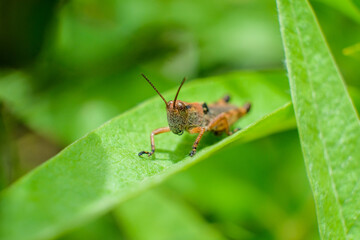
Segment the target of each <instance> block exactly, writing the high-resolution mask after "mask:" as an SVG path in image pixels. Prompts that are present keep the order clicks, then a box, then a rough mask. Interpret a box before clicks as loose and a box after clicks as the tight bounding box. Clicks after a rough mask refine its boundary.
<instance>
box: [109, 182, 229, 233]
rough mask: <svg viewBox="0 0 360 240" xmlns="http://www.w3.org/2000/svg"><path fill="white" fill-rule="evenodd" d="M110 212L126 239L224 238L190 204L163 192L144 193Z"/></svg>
mask: <svg viewBox="0 0 360 240" xmlns="http://www.w3.org/2000/svg"><path fill="white" fill-rule="evenodd" d="M114 213H115V214H114V215H115V216H116V217H117V218H118V221H119V223H120V226H121V227H122V229H124V231H125V233H126V236H129V238H130V239H134V240H136V239H139V240H147V239H148V240H153V239H157V240H161V239H164V240H167V239H198V240H201V239H204V240H205V239H206V240H215V239H224V238H223V237H221V235H220V233H219V232H218V231H216V230H215V228H213V227H211V225H210V224H208V223H206V221H205V220H204V219H202V218H201V216H200V215H199V214H198V213H197V212H196V211H194V209H192V207H191V206H190V205H188V204H186V203H185V202H184V201H181V200H180V199H179V198H176V197H175V196H173V195H172V194H171V192H170V193H167V192H166V191H164V189H154V190H150V191H147V192H145V193H143V194H141V195H140V196H138V197H136V198H135V199H132V200H131V201H128V202H126V203H124V204H122V205H120V207H118V208H116V209H115V211H114ZM154 229H156V231H154Z"/></svg>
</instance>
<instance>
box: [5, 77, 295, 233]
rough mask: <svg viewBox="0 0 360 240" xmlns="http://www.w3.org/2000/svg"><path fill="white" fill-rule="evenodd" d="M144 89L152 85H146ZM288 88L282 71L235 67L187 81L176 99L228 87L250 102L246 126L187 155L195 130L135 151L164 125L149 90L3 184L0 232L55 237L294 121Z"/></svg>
mask: <svg viewBox="0 0 360 240" xmlns="http://www.w3.org/2000/svg"><path fill="white" fill-rule="evenodd" d="M144 84H147V83H146V82H145V81H144ZM154 84H156V82H154ZM149 91H153V90H152V89H151V87H150V86H149ZM287 91H288V85H287V83H286V79H285V76H284V74H283V73H282V72H275V73H233V74H229V75H225V76H219V77H214V78H208V79H204V80H203V81H195V82H193V83H191V82H189V83H188V84H186V85H185V86H184V87H183V89H182V92H181V93H180V95H179V99H182V100H186V101H190V102H191V101H207V102H212V101H216V100H217V99H219V98H220V97H223V96H224V95H225V94H230V95H231V96H232V103H234V104H236V105H242V104H244V103H245V102H246V101H251V102H252V106H253V108H252V110H251V112H250V113H249V115H248V116H246V117H244V118H243V119H242V120H240V121H239V122H238V123H237V124H236V126H235V127H240V126H241V127H242V128H244V130H242V131H239V132H238V133H236V134H234V135H232V136H230V137H216V136H213V135H212V134H206V135H205V136H204V139H203V140H202V141H201V142H200V146H199V148H198V149H199V152H198V153H197V154H196V155H195V157H193V158H191V157H188V153H189V152H190V150H191V146H192V143H193V142H194V140H195V138H196V136H195V135H192V136H191V135H189V134H184V135H183V136H182V137H178V136H176V135H173V134H171V133H168V134H162V135H159V136H156V146H157V152H156V153H155V154H156V155H155V157H154V158H152V159H151V158H150V159H149V158H147V157H144V158H141V157H139V156H138V155H137V154H138V152H139V151H141V150H148V149H149V148H150V143H149V135H150V132H151V130H153V129H155V128H158V127H163V126H166V125H167V121H166V112H165V107H164V103H163V101H162V100H161V99H160V98H159V97H158V96H155V97H154V98H152V99H150V100H148V101H146V102H144V103H143V104H141V105H139V106H138V107H136V108H134V109H132V110H130V111H128V112H126V113H124V114H122V115H120V116H118V117H116V118H114V119H112V120H110V121H109V122H107V123H105V124H104V125H102V126H101V127H99V128H98V129H96V130H94V131H92V132H90V133H89V134H87V135H86V136H85V137H83V138H81V139H79V140H78V141H76V142H75V143H73V144H71V145H70V146H68V147H67V148H66V149H64V150H63V151H62V152H61V153H59V154H58V155H57V156H55V157H54V158H52V159H51V160H49V161H48V162H46V163H45V164H43V165H41V166H40V167H38V168H37V169H35V170H34V171H32V172H31V173H30V174H28V175H26V176H25V177H23V178H21V179H20V180H19V181H18V182H16V183H15V184H14V185H12V186H11V187H10V188H8V189H6V190H4V191H3V192H2V194H1V196H0V208H1V217H2V218H3V219H2V220H1V221H0V238H1V239H43V238H51V237H55V236H58V235H59V234H61V233H63V232H66V231H69V230H71V229H73V228H75V227H76V226H79V225H81V224H83V223H85V222H86V221H89V220H91V219H94V218H95V217H97V216H99V215H102V214H104V213H105V212H106V211H108V210H110V209H111V208H113V207H114V206H115V205H117V204H119V203H121V202H123V201H125V200H127V199H129V198H131V197H132V196H133V195H134V194H136V193H138V192H140V191H141V190H145V189H148V188H149V187H151V186H153V185H156V184H158V183H160V182H161V181H163V180H164V179H166V178H167V177H168V176H171V175H173V174H174V173H176V172H178V171H181V170H184V169H186V168H188V167H189V166H191V165H193V164H195V163H196V162H199V161H200V160H203V159H204V158H205V157H206V156H208V155H210V154H212V153H214V152H216V151H217V150H219V149H221V148H223V147H224V146H226V145H228V144H229V143H231V142H234V141H238V142H246V141H250V140H252V139H256V138H260V137H262V136H266V135H269V134H271V133H274V132H278V131H282V130H285V129H289V128H293V127H294V126H295V120H294V118H293V112H292V107H291V104H290V102H289V100H290V96H289V94H288V92H287ZM155 94H156V93H154V95H155ZM174 94H175V89H174V90H173V91H170V92H169V93H165V94H164V96H165V98H166V99H171V98H173V96H174Z"/></svg>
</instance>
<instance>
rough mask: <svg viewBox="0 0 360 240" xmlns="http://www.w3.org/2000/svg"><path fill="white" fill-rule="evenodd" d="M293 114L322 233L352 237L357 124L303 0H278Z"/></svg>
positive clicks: (356, 231)
mask: <svg viewBox="0 0 360 240" xmlns="http://www.w3.org/2000/svg"><path fill="white" fill-rule="evenodd" d="M278 9H279V16H280V24H281V32H282V36H283V41H284V46H285V53H286V60H287V68H288V71H289V79H290V86H291V93H292V99H293V103H294V109H295V115H296V119H297V124H298V129H299V133H300V139H301V144H302V148H303V152H304V159H305V164H306V167H307V171H308V175H309V180H310V183H311V185H312V189H313V193H314V198H315V202H316V207H317V213H318V221H319V229H320V235H321V237H322V238H323V239H357V238H358V237H359V235H360V226H359V224H358V217H359V214H360V204H359V201H358V198H359V194H360V185H359V176H360V162H359V159H360V148H359V146H360V124H359V119H358V117H357V115H356V111H355V109H354V106H353V104H352V102H351V100H350V97H349V95H348V93H347V91H346V88H345V85H344V82H343V80H342V78H341V76H340V74H339V71H338V69H337V67H336V64H335V62H334V60H333V58H332V56H331V54H330V51H329V49H328V47H327V46H326V43H325V41H324V37H323V35H322V33H321V31H320V28H319V26H318V24H317V22H316V20H315V18H314V15H313V12H312V10H311V8H310V6H309V4H308V3H307V2H306V1H293V0H278Z"/></svg>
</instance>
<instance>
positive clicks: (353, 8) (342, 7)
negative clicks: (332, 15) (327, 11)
mask: <svg viewBox="0 0 360 240" xmlns="http://www.w3.org/2000/svg"><path fill="white" fill-rule="evenodd" d="M314 1H318V2H323V3H325V4H327V5H329V6H331V7H333V8H335V9H337V10H338V11H340V12H342V13H343V14H344V15H346V16H348V17H349V18H352V19H353V20H354V21H356V22H358V23H360V10H359V4H358V3H357V1H358V0H342V1H337V0H314Z"/></svg>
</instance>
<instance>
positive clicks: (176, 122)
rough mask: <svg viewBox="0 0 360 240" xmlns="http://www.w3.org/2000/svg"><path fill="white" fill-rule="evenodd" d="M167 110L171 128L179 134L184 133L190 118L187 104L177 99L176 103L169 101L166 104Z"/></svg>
mask: <svg viewBox="0 0 360 240" xmlns="http://www.w3.org/2000/svg"><path fill="white" fill-rule="evenodd" d="M166 111H167V120H168V124H169V127H170V130H171V131H172V132H173V133H175V134H177V135H182V134H183V133H184V130H185V128H186V125H187V119H188V111H187V107H186V104H185V103H184V102H183V101H180V100H176V102H175V104H174V101H169V102H168V103H167V104H166Z"/></svg>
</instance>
